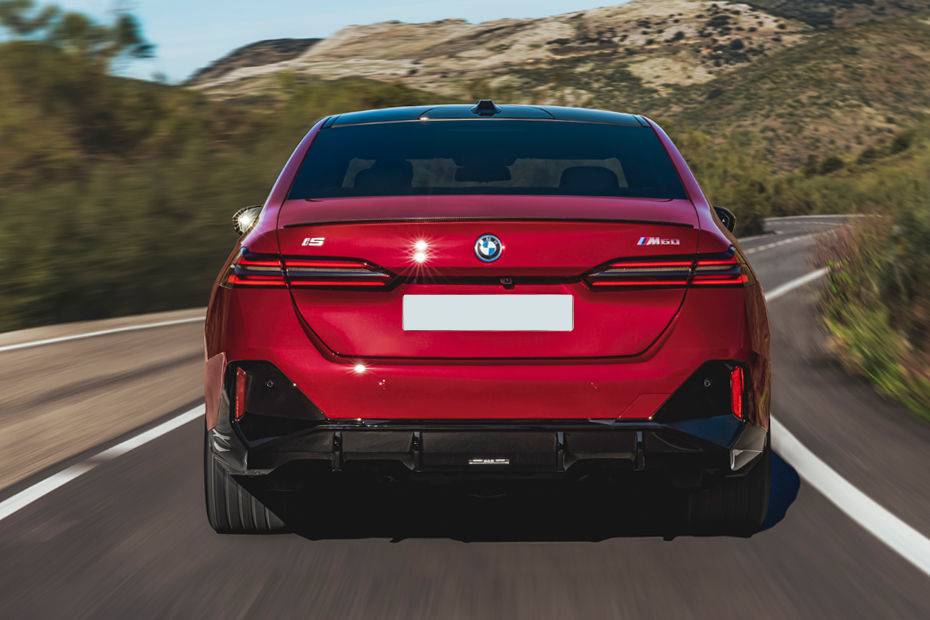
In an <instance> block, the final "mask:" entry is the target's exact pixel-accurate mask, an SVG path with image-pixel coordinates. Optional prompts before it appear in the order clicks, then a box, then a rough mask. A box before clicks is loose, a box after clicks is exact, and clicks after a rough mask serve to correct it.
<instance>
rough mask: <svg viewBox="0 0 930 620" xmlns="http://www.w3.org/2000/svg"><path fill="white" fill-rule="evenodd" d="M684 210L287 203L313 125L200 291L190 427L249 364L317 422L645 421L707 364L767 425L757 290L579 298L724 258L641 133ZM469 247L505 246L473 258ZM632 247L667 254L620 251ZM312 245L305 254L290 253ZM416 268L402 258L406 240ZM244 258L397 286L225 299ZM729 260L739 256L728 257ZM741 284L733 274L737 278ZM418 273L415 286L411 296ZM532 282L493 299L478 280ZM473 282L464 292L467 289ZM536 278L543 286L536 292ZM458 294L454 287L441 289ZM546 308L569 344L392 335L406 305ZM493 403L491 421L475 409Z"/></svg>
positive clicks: (652, 204) (697, 195) (631, 202)
mask: <svg viewBox="0 0 930 620" xmlns="http://www.w3.org/2000/svg"><path fill="white" fill-rule="evenodd" d="M646 122H648V124H649V126H651V127H652V128H653V130H655V132H656V134H657V135H658V137H659V139H660V141H661V142H662V144H663V145H664V146H665V148H666V150H667V151H668V153H669V155H670V157H671V159H672V162H673V164H674V166H675V168H676V170H677V171H678V173H679V175H680V177H681V180H682V184H683V185H684V188H685V192H686V194H687V196H688V199H687V200H648V199H632V198H602V197H574V196H569V197H566V196H507V195H495V196H474V195H470V196H400V197H374V198H338V199H319V200H287V199H286V197H287V195H288V192H289V188H290V187H291V184H292V183H293V181H294V178H295V175H296V173H297V169H298V167H299V166H300V163H301V162H302V160H303V158H304V156H305V155H306V153H307V150H308V149H309V148H311V146H312V142H313V139H314V136H315V135H316V133H317V132H318V131H320V127H321V125H322V122H321V123H318V124H317V125H316V126H315V127H314V128H313V129H312V130H311V131H310V133H308V135H307V136H306V137H305V138H304V139H303V141H302V142H301V143H300V144H299V145H298V147H297V149H296V150H295V151H294V154H293V155H292V156H291V158H290V160H289V161H288V163H287V165H286V166H285V167H284V169H283V171H282V172H281V175H280V176H279V178H278V180H277V182H276V183H275V186H274V187H273V189H272V191H271V193H270V195H269V197H268V199H267V201H266V203H265V205H264V208H263V210H262V213H261V216H260V219H259V221H258V223H257V225H256V226H255V227H254V229H253V230H252V231H251V232H249V233H248V234H247V235H246V236H245V237H243V239H241V240H240V242H239V243H238V244H237V246H236V248H234V251H233V252H232V253H231V254H230V256H229V259H228V260H227V263H226V265H224V268H223V270H222V271H221V275H220V277H219V278H218V279H217V283H216V285H215V286H214V290H213V294H212V296H211V299H210V303H209V308H208V318H207V324H206V355H207V364H208V372H207V375H206V383H207V387H206V397H207V402H206V407H207V424H208V428H212V426H213V425H215V424H216V419H217V412H218V411H219V408H220V405H219V397H218V394H220V392H221V391H222V389H223V387H222V380H223V379H222V378H223V376H224V373H223V372H221V371H220V370H218V368H225V366H226V365H227V364H230V363H235V362H237V361H247V360H264V361H267V362H270V363H272V364H273V365H274V366H275V367H277V368H278V369H279V370H280V371H281V372H282V373H283V374H284V375H285V376H287V377H288V378H289V379H290V380H291V381H293V382H294V384H295V385H296V386H297V387H298V388H299V389H300V391H301V392H302V393H303V394H304V395H306V397H307V398H308V399H310V400H311V401H312V402H313V403H314V404H315V405H316V406H317V407H318V408H319V409H320V410H321V411H322V413H323V414H324V415H325V416H326V417H327V418H329V419H332V420H347V419H377V420H395V419H407V420H468V419H471V420H475V419H481V420H488V419H508V420H545V419H558V420H568V419H629V420H649V419H650V418H652V416H654V415H655V413H656V412H657V411H658V410H659V408H660V407H661V406H662V404H663V403H665V402H666V401H667V400H668V398H669V397H670V395H671V394H673V393H674V392H675V390H676V389H678V388H679V387H680V386H681V385H682V383H683V382H684V381H685V380H686V379H688V377H689V376H691V375H692V374H693V373H694V372H695V371H696V369H698V368H699V367H700V366H701V365H702V364H704V363H705V362H707V361H709V360H728V361H733V362H737V363H739V364H742V365H743V366H744V367H745V368H746V369H747V371H748V374H747V383H748V386H749V389H748V395H747V398H748V402H747V406H746V407H745V410H746V420H747V421H749V422H752V423H755V424H757V425H759V426H762V427H763V428H768V410H769V375H770V367H769V357H768V348H769V334H768V328H767V321H766V316H765V304H764V300H763V297H762V292H761V289H760V287H759V285H758V284H757V283H756V282H755V279H754V278H753V277H752V276H751V272H750V282H749V284H747V285H746V286H740V287H721V288H700V287H693V288H684V287H681V288H637V289H632V290H615V291H595V290H592V289H591V287H590V286H588V285H587V284H586V283H585V281H584V280H583V276H584V274H586V273H588V272H590V271H592V270H593V269H595V268H597V267H598V266H601V265H603V264H605V263H608V262H609V261H613V260H616V259H623V258H643V257H661V256H672V255H679V254H689V255H691V254H714V253H720V252H724V251H726V250H728V249H729V248H730V247H731V246H735V245H736V243H735V239H733V237H732V235H730V234H729V233H728V232H727V231H725V229H723V227H722V226H721V225H720V224H719V222H718V220H717V219H716V216H715V215H714V214H713V210H712V209H711V207H710V205H709V204H708V202H707V200H706V198H705V197H704V195H703V193H702V191H701V189H700V187H699V185H698V183H697V181H696V180H695V178H694V176H693V174H692V173H691V171H690V170H689V169H688V166H687V164H686V163H685V161H684V159H683V158H682V157H681V155H680V153H679V152H678V150H677V148H675V146H674V145H673V144H672V142H671V140H670V139H669V138H668V136H667V135H666V134H665V133H664V132H663V131H662V130H661V129H660V128H659V127H658V125H656V124H655V123H653V122H652V121H648V120H647V121H646ZM485 233H493V234H495V235H497V236H499V237H500V239H501V240H502V242H503V243H504V245H505V247H506V250H507V251H506V252H505V253H504V254H503V255H502V257H501V259H500V260H499V261H497V262H494V263H481V262H479V261H477V260H475V257H474V255H473V250H472V246H473V244H474V243H475V239H476V238H477V237H478V236H479V235H481V234H485ZM642 236H661V237H668V238H674V239H677V240H678V243H679V245H677V246H673V247H669V246H661V245H658V246H648V247H642V246H637V244H636V241H637V239H639V238H640V237H642ZM314 237H324V238H326V244H325V246H323V247H312V246H305V245H303V240H304V239H306V238H314ZM420 239H423V240H426V241H427V242H428V243H429V253H428V260H427V261H426V262H425V263H423V264H422V265H418V264H416V263H414V262H413V261H411V253H412V245H413V243H414V242H415V241H417V240H420ZM241 247H248V249H249V251H250V252H254V253H259V254H263V253H267V254H283V255H287V256H298V257H317V258H323V257H325V258H344V259H360V260H364V261H368V262H370V263H372V264H374V265H377V266H378V267H380V268H383V269H386V270H388V271H390V272H391V273H392V274H395V275H396V276H398V277H399V283H398V284H397V285H396V286H393V287H390V288H389V289H386V290H377V291H369V290H364V291H362V290H330V289H297V288H253V289H245V288H227V287H224V286H221V281H222V277H223V274H225V273H226V271H227V269H228V267H229V266H230V265H231V264H232V262H233V260H234V259H235V258H236V256H237V255H238V253H239V251H240V248H241ZM736 252H737V253H739V250H738V247H737V249H736ZM747 269H748V267H747ZM423 272H425V273H426V274H427V275H428V276H429V278H427V281H425V282H417V281H416V280H413V281H411V280H410V278H411V277H412V276H416V275H417V274H418V273H423ZM503 277H540V278H542V280H540V281H538V282H528V283H521V284H519V285H517V286H516V287H515V288H514V289H513V290H508V289H505V288H504V287H502V286H501V284H500V283H499V282H495V281H494V279H499V278H503ZM469 278H481V279H482V280H480V281H471V280H467V279H469ZM545 278H550V279H552V280H553V281H551V282H549V281H544V279H545ZM456 279H459V280H460V281H457V280H456ZM450 292H454V293H456V294H472V293H495V294H501V295H506V294H536V293H561V294H566V293H567V294H571V295H573V297H574V303H575V317H576V326H577V328H576V329H575V330H574V331H572V332H546V333H525V332H522V333H521V332H516V333H508V332H494V333H487V332H471V333H462V332H404V331H403V330H402V328H401V326H400V312H401V299H402V296H403V295H404V294H411V293H426V294H434V293H436V294H438V293H450ZM489 403H493V407H489V406H488V404H489Z"/></svg>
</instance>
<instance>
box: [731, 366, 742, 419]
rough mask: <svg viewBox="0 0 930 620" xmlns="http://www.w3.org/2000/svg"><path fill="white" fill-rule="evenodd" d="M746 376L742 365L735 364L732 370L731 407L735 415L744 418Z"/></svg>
mask: <svg viewBox="0 0 930 620" xmlns="http://www.w3.org/2000/svg"><path fill="white" fill-rule="evenodd" d="M745 384H746V382H745V378H744V375H743V367H742V366H734V367H733V368H732V369H731V370H730V409H731V411H732V412H733V415H734V416H736V417H737V418H739V419H740V420H742V419H743V393H744V392H745Z"/></svg>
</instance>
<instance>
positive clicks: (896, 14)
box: [190, 0, 930, 170]
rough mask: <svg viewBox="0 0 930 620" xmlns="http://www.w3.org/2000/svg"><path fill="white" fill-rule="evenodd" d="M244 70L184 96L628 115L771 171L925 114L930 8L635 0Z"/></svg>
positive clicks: (387, 34)
mask: <svg viewBox="0 0 930 620" xmlns="http://www.w3.org/2000/svg"><path fill="white" fill-rule="evenodd" d="M921 11H922V12H921ZM248 65H249V66H232V65H229V66H228V69H227V70H225V72H222V71H218V72H214V73H211V74H210V75H209V76H200V77H198V78H196V79H194V80H192V81H191V84H190V86H191V87H192V88H194V89H196V90H199V91H202V92H204V93H206V94H208V95H209V96H210V97H211V98H215V99H252V98H255V97H262V96H266V97H267V96H275V95H276V93H277V92H278V90H279V89H280V84H281V82H280V79H279V78H280V76H281V75H283V74H288V75H291V76H293V77H295V78H297V79H301V80H306V81H315V80H319V79H333V78H346V77H365V78H367V79H372V80H377V81H383V82H389V83H399V84H404V85H407V86H410V87H411V88H415V89H419V90H424V91H428V92H432V93H437V94H438V95H441V96H443V97H447V98H451V99H455V100H464V101H468V100H473V99H476V98H478V97H485V96H491V97H493V98H495V99H499V100H501V101H506V102H513V103H531V102H535V103H555V104H563V105H585V106H597V107H604V108H610V109H618V110H627V111H638V112H644V113H646V114H648V115H650V116H653V117H655V118H657V119H659V120H661V121H663V122H665V123H670V124H671V125H672V126H687V127H688V128H699V129H702V130H705V131H710V132H713V133H715V134H716V133H719V132H720V131H726V132H729V131H730V130H731V129H733V128H736V129H741V130H748V131H749V132H750V133H752V134H754V135H756V136H757V137H759V139H760V140H761V142H762V143H763V144H764V149H763V155H764V156H765V157H766V158H767V159H768V160H769V161H771V162H773V163H774V164H775V166H776V167H777V168H778V169H779V170H797V169H800V168H802V167H804V166H810V165H817V163H819V162H821V161H823V160H825V159H827V158H829V157H841V158H845V159H855V158H856V157H858V155H859V154H860V153H861V152H863V151H865V150H867V149H870V148H875V147H877V146H879V145H881V144H882V143H884V142H886V141H887V140H888V139H890V136H892V135H894V134H895V133H897V132H899V131H901V130H905V129H907V128H908V127H909V126H910V123H911V122H912V121H913V119H914V118H916V117H917V116H919V115H921V114H924V113H926V111H927V110H928V109H930V2H928V1H927V0H921V1H918V0H838V1H834V2H802V1H800V0H755V1H750V2H744V3H737V2H720V1H717V2H711V1H706V0H694V1H691V0H660V1H655V0H634V1H632V2H630V3H628V4H623V5H619V6H611V7H604V8H599V9H593V10H589V11H582V12H576V13H569V14H565V15H557V16H554V17H549V18H542V19H531V20H516V19H509V20H497V21H492V22H484V23H479V24H471V23H468V22H465V21H462V20H444V21H440V22H433V23H423V24H407V23H401V22H386V23H380V24H373V25H367V26H351V27H348V28H345V29H343V30H341V31H340V32H338V33H336V34H335V35H333V36H332V37H330V38H329V39H325V40H323V41H321V42H319V43H317V44H316V45H314V46H313V47H311V48H309V49H307V50H306V51H305V52H303V53H301V54H299V55H297V56H294V57H292V58H289V59H287V60H283V61H280V62H272V63H262V62H258V61H253V62H249V63H248Z"/></svg>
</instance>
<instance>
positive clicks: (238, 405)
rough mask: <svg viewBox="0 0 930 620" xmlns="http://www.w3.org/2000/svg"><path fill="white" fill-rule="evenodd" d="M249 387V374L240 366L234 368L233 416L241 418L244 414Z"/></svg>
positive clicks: (237, 418)
mask: <svg viewBox="0 0 930 620" xmlns="http://www.w3.org/2000/svg"><path fill="white" fill-rule="evenodd" d="M248 387H249V375H248V374H246V372H245V371H244V370H242V369H241V368H236V402H235V404H234V408H233V417H234V418H235V419H236V420H241V419H242V416H244V415H245V398H246V392H247V390H248Z"/></svg>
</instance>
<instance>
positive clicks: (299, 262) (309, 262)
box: [284, 258, 368, 269]
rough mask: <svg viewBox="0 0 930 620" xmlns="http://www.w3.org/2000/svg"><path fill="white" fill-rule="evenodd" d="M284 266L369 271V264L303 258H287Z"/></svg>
mask: <svg viewBox="0 0 930 620" xmlns="http://www.w3.org/2000/svg"><path fill="white" fill-rule="evenodd" d="M284 265H285V267H287V268H288V269H296V268H314V269H368V264H367V263H364V262H361V261H351V260H314V259H302V258H285V259H284Z"/></svg>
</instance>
